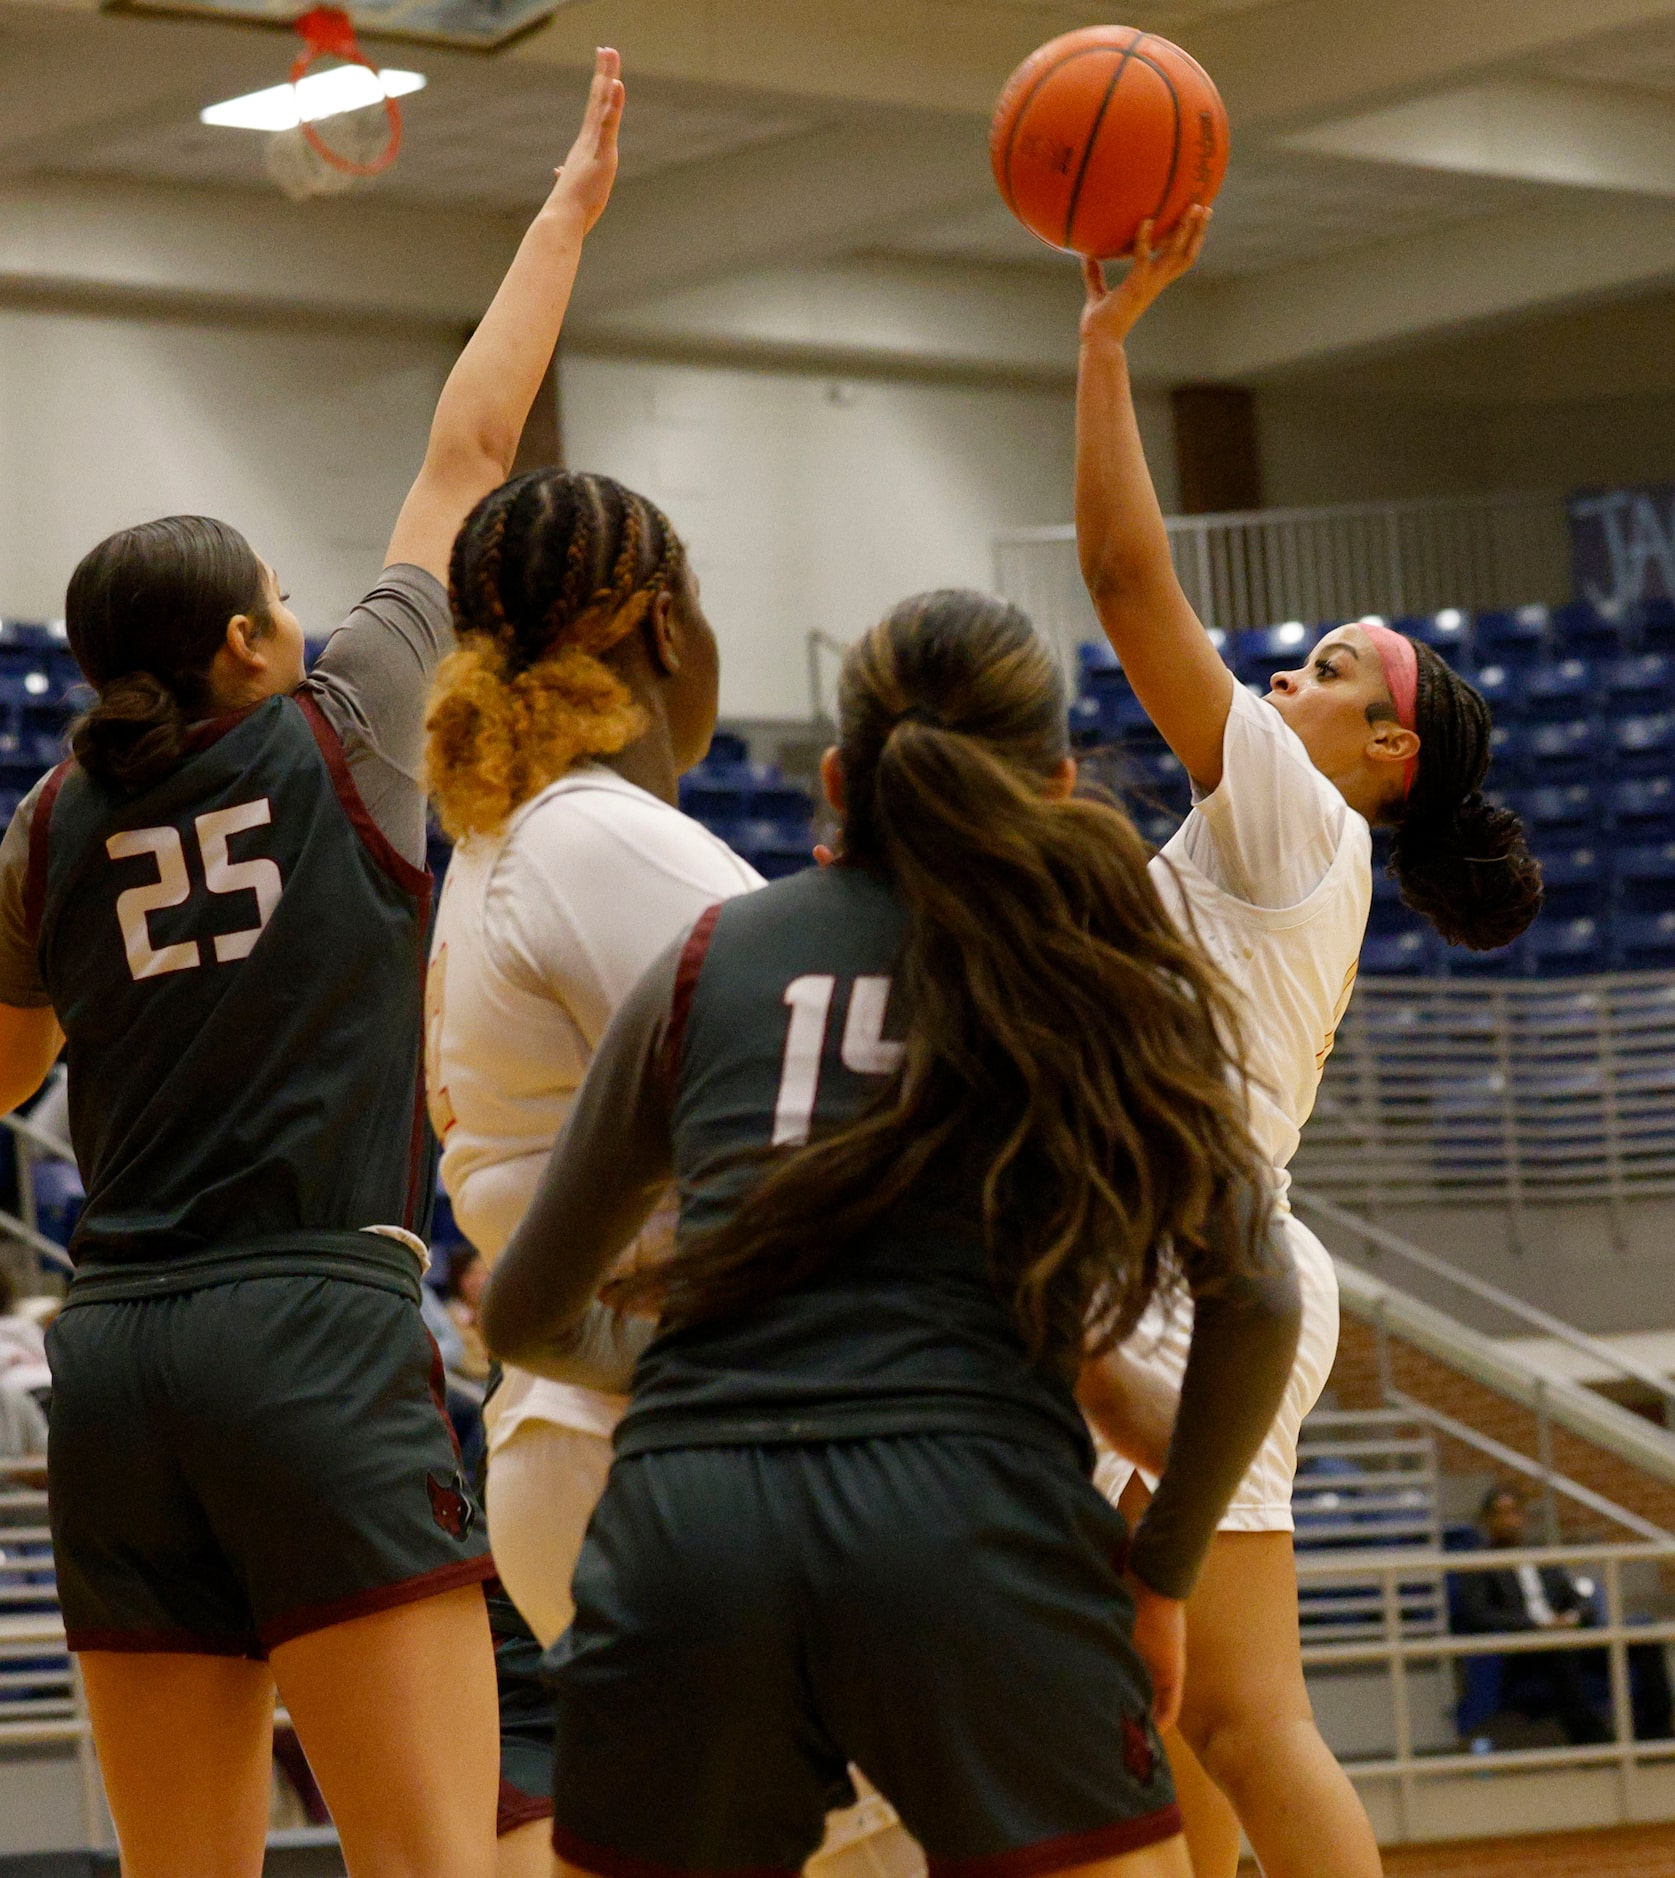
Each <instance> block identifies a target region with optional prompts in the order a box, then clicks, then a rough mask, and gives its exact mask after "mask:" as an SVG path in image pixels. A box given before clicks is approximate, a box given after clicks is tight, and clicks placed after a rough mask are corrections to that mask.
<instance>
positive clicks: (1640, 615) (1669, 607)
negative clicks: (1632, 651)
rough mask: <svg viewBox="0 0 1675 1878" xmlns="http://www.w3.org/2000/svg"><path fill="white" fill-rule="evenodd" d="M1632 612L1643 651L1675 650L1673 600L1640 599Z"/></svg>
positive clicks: (1674, 610)
mask: <svg viewBox="0 0 1675 1878" xmlns="http://www.w3.org/2000/svg"><path fill="white" fill-rule="evenodd" d="M1634 612H1635V615H1636V619H1637V623H1638V625H1639V629H1640V647H1641V650H1642V651H1643V652H1675V600H1663V599H1658V600H1642V601H1640V602H1639V603H1638V605H1637V606H1636V607H1635V609H1634Z"/></svg>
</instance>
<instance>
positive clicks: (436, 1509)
mask: <svg viewBox="0 0 1675 1878" xmlns="http://www.w3.org/2000/svg"><path fill="white" fill-rule="evenodd" d="M455 1478H456V1479H457V1478H458V1476H457V1475H456V1476H455ZM425 1485H426V1486H427V1487H429V1488H430V1514H431V1518H432V1519H434V1520H435V1521H436V1523H437V1525H439V1526H440V1527H441V1528H442V1530H443V1531H444V1532H445V1533H447V1534H448V1535H449V1537H450V1538H454V1539H463V1538H464V1537H465V1535H466V1533H467V1532H468V1531H469V1530H470V1527H471V1515H472V1506H471V1502H470V1501H469V1500H468V1499H467V1498H466V1497H465V1495H464V1494H463V1493H461V1492H460V1491H459V1489H458V1488H457V1487H448V1486H444V1485H443V1484H442V1483H441V1481H439V1480H438V1479H437V1478H436V1476H435V1475H434V1474H426V1475H425Z"/></svg>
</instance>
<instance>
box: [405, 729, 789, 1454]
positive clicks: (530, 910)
mask: <svg viewBox="0 0 1675 1878" xmlns="http://www.w3.org/2000/svg"><path fill="white" fill-rule="evenodd" d="M761 884H762V880H761V876H760V875H759V874H758V873H757V872H756V870H755V869H754V868H752V867H751V866H749V865H748V864H747V863H746V862H744V861H742V860H741V859H740V858H739V857H738V856H737V855H736V854H734V853H733V851H732V849H731V848H729V847H728V846H727V845H726V844H725V843H724V842H722V841H720V840H718V839H717V838H716V837H715V836H714V835H712V834H711V833H710V832H709V830H708V829H706V828H704V827H702V826H701V825H700V824H699V823H697V822H695V821H693V820H692V819H691V817H690V816H686V815H683V814H682V813H681V812H680V810H679V809H676V808H672V807H670V806H669V804H668V803H666V802H661V801H659V800H658V799H657V797H655V796H653V795H649V794H648V793H647V792H646V791H645V790H643V789H640V788H637V787H636V786H635V785H634V784H633V783H630V782H625V781H624V780H623V779H622V778H621V777H620V776H618V775H616V774H615V773H614V772H613V771H611V770H608V769H605V768H603V767H601V766H597V765H590V766H588V767H587V768H585V769H580V770H576V771H573V772H572V773H571V774H570V775H568V776H566V777H564V778H562V779H561V780H560V781H558V782H556V783H552V784H550V785H549V786H548V787H547V788H546V789H544V790H542V792H541V793H540V794H539V795H538V796H535V797H533V798H532V799H531V800H530V801H528V802H526V803H525V804H524V805H523V806H522V807H521V808H520V809H519V810H518V811H517V813H516V814H515V815H513V816H512V818H511V820H510V821H509V822H508V824H507V826H506V827H505V829H503V830H502V831H501V832H500V833H499V834H497V835H493V836H472V837H471V838H470V839H468V840H466V841H463V842H461V843H460V845H459V846H458V847H457V848H456V849H455V850H454V856H453V860H452V861H451V863H450V864H449V867H448V874H447V878H446V880H445V881H444V883H443V888H442V901H441V905H440V907H439V908H438V910H437V916H436V932H435V935H434V937H433V939H432V941H431V962H430V977H429V982H428V987H427V996H426V1087H427V1090H428V1095H429V1102H430V1115H431V1122H432V1125H433V1126H434V1127H435V1129H436V1133H437V1135H438V1137H439V1138H440V1140H441V1143H442V1184H443V1187H444V1188H445V1189H446V1191H447V1194H448V1198H449V1200H450V1201H451V1202H452V1203H453V1208H454V1218H455V1220H456V1221H457V1223H458V1225H459V1228H460V1230H461V1231H462V1232H463V1233H464V1234H465V1236H466V1237H467V1238H468V1239H469V1240H470V1241H471V1243H472V1244H473V1245H474V1246H475V1247H476V1248H477V1250H478V1251H479V1252H481V1254H482V1255H483V1258H484V1260H485V1261H486V1262H487V1263H488V1264H490V1265H492V1264H493V1263H494V1261H495V1260H496V1259H497V1258H498V1257H499V1256H500V1252H501V1250H502V1248H503V1247H504V1246H505V1244H506V1242H507V1240H508V1239H509V1238H510V1237H511V1235H512V1232H513V1230H514V1229H515V1228H516V1226H517V1224H518V1221H519V1220H520V1219H521V1218H522V1217H523V1214H524V1209H525V1208H526V1207H527V1206H528V1204H529V1200H530V1196H531V1195H532V1194H533V1192H534V1190H535V1183H536V1181H537V1180H538V1179H539V1177H540V1174H541V1170H542V1168H543V1167H544V1166H545V1165H546V1159H547V1154H548V1151H549V1150H550V1149H551V1147H552V1144H553V1141H554V1139H555V1138H556V1136H557V1134H558V1131H559V1129H560V1128H561V1127H562V1126H563V1124H564V1119H565V1117H566V1116H567V1115H568V1114H569V1112H570V1104H571V1102H572V1101H573V1100H574V1098H575V1093H576V1090H577V1089H578V1087H579V1086H580V1084H581V1081H582V1078H583V1077H584V1076H585V1075H586V1074H587V1066H588V1063H589V1062H590V1061H591V1060H592V1056H593V1052H594V1050H595V1048H596V1047H597V1045H598V1042H599V1039H600V1037H601V1036H602V1035H603V1034H604V1031H605V1027H606V1025H607V1024H608V1023H609V1022H610V1019H611V1013H612V1012H613V1011H614V1010H615V1009H616V1007H617V1005H618V1004H619V1003H620V1002H621V1001H622V999H623V997H624V996H625V994H626V993H627V992H628V991H629V989H630V988H631V987H632V986H633V985H634V984H635V983H636V982H637V981H638V980H639V978H640V977H641V975H642V974H643V973H644V971H645V970H646V968H647V967H648V966H649V965H650V964H651V963H652V962H653V961H654V960H655V959H656V958H657V956H658V955H659V954H660V953H661V952H662V951H663V950H664V949H665V948H666V947H667V946H668V945H669V944H670V943H671V942H672V941H673V940H674V939H676V938H677V937H678V936H679V935H680V933H681V932H682V931H683V930H684V929H685V928H686V927H687V926H689V925H690V924H691V923H692V921H693V920H694V919H696V918H697V916H698V915H699V914H700V913H701V912H702V911H703V910H704V909H705V907H708V906H713V905H714V904H715V902H716V901H717V900H725V899H729V898H731V897H732V896H733V895H734V894H738V893H745V892H748V891H749V890H750V889H751V888H753V887H759V886H760V885H761ZM621 1409H622V1404H621V1402H620V1400H619V1399H617V1398H614V1397H608V1396H601V1395H596V1394H594V1393H593V1391H591V1390H587V1389H577V1388H571V1387H569V1386H567V1385H565V1384H562V1383H555V1382H547V1381H544V1380H541V1379H540V1378H537V1377H534V1376H530V1375H527V1374H525V1373H524V1372H522V1371H517V1370H511V1369H508V1371H507V1375H506V1380H505V1382H504V1383H503V1384H502V1386H501V1388H500V1389H499V1390H497V1391H496V1393H495V1395H494V1397H493V1399H492V1400H491V1402H490V1405H489V1415H488V1421H489V1424H490V1426H489V1445H490V1451H491V1452H492V1451H493V1450H494V1449H495V1448H498V1447H500V1446H503V1445H504V1443H505V1442H506V1441H507V1440H508V1439H510V1437H511V1435H512V1433H513V1432H514V1430H515V1429H516V1428H517V1427H519V1426H520V1425H521V1424H522V1423H523V1422H524V1421H526V1420H530V1419H536V1420H542V1421H550V1422H556V1423H558V1424H559V1425H560V1426H563V1427H569V1428H581V1429H585V1430H587V1431H588V1432H590V1433H594V1434H605V1435H608V1434H609V1433H610V1432H611V1429H612V1428H613V1427H614V1426H615V1423H616V1420H617V1417H618V1416H619V1415H620V1413H621Z"/></svg>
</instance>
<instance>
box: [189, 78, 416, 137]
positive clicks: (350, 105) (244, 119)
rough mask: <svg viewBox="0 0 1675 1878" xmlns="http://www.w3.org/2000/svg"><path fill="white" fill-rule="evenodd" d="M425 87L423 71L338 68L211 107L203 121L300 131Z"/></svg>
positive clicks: (233, 126) (202, 113) (230, 126)
mask: <svg viewBox="0 0 1675 1878" xmlns="http://www.w3.org/2000/svg"><path fill="white" fill-rule="evenodd" d="M424 88H425V76H424V74H423V73H422V72H396V71H383V72H377V73H374V72H372V71H370V70H369V69H368V68H367V67H366V66H364V65H334V66H333V67H332V68H331V69H330V70H329V71H325V72H310V73H309V74H308V76H307V77H306V78H304V79H302V80H300V81H299V82H298V83H297V84H295V85H269V86H268V88H267V90H266V91H249V92H246V93H245V94H244V96H243V97H242V98H228V99H226V100H225V101H224V102H223V103H221V104H211V105H208V106H206V107H205V108H204V109H203V110H202V111H200V112H199V113H198V117H199V119H200V120H201V121H202V122H203V123H205V124H215V125H217V126H219V127H220V128H222V129H224V130H268V131H272V130H295V129H296V128H297V126H298V125H299V124H318V123H319V122H320V121H321V120H322V119H324V118H328V117H341V116H342V114H343V113H344V112H345V111H363V110H365V109H366V107H367V106H368V105H369V104H381V103H382V102H383V101H384V99H386V98H405V97H406V96H407V95H408V93H409V92H413V91H423V90H424Z"/></svg>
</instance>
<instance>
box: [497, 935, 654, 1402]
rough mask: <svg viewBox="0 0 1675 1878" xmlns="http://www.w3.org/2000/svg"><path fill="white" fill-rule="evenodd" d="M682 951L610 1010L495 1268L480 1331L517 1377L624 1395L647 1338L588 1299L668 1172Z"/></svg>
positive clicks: (649, 1327)
mask: <svg viewBox="0 0 1675 1878" xmlns="http://www.w3.org/2000/svg"><path fill="white" fill-rule="evenodd" d="M685 944H686V934H685V933H682V934H681V936H680V937H679V938H678V939H677V940H676V941H675V943H674V944H673V945H672V946H670V947H669V948H668V950H667V951H665V952H664V953H663V954H662V956H661V957H660V958H659V959H658V960H657V961H656V963H655V964H653V965H652V966H651V967H650V969H649V970H648V971H647V972H646V974H645V976H644V977H643V978H641V980H640V982H639V983H638V984H637V985H636V986H635V987H634V989H633V990H632V991H630V992H629V994H628V996H627V997H626V998H625V999H624V1000H623V1002H622V1003H621V1004H620V1005H619V1006H618V1007H617V1011H616V1015H615V1016H614V1017H613V1018H612V1019H611V1022H610V1025H609V1027H608V1028H607V1029H606V1032H605V1035H604V1036H603V1038H601V1039H600V1043H599V1048H598V1051H597V1052H596V1053H595V1055H594V1058H593V1062H592V1064H591V1065H590V1066H589V1069H588V1072H587V1076H586V1077H585V1079H584V1080H583V1082H582V1086H581V1088H580V1090H579V1091H578V1092H577V1095H576V1100H575V1102H574V1104H573V1105H572V1107H571V1110H570V1115H569V1119H568V1120H567V1121H566V1122H565V1124H564V1127H563V1129H562V1130H561V1131H560V1133H559V1137H558V1139H557V1141H556V1142H554V1143H553V1151H552V1154H551V1156H550V1157H549V1159H548V1161H547V1166H546V1171H545V1172H544V1173H543V1174H542V1176H541V1182H540V1185H539V1186H538V1187H537V1188H536V1189H535V1197H534V1198H533V1199H532V1200H531V1201H530V1203H529V1210H528V1211H527V1212H526V1213H525V1214H524V1216H523V1219H522V1221H521V1222H520V1224H519V1226H518V1229H517V1231H516V1232H514V1233H513V1234H512V1237H511V1238H510V1240H508V1242H507V1245H506V1249H505V1251H504V1252H502V1253H501V1255H500V1257H499V1258H498V1259H497V1260H496V1261H495V1267H494V1276H493V1278H492V1279H490V1281H489V1288H488V1293H487V1295H486V1296H485V1298H484V1300H483V1311H482V1324H483V1335H484V1338H485V1339H486V1341H487V1343H488V1346H489V1348H490V1349H491V1350H492V1351H493V1352H494V1354H495V1355H496V1356H498V1357H500V1358H501V1359H502V1360H503V1361H505V1362H508V1363H516V1364H517V1365H518V1367H519V1368H520V1369H528V1370H533V1371H534V1372H535V1373H536V1374H537V1375H541V1376H550V1377H552V1378H553V1379H554V1380H556V1381H560V1382H579V1383H585V1384H587V1385H588V1386H589V1387H592V1388H608V1389H611V1390H613V1391H616V1392H620V1391H622V1390H623V1388H624V1387H625V1386H626V1382H627V1378H628V1376H629V1375H630V1374H631V1373H632V1370H633V1365H634V1362H635V1360H636V1359H637V1358H638V1356H639V1353H640V1350H641V1349H643V1348H644V1347H645V1345H646V1344H647V1343H648V1342H650V1340H651V1338H652V1336H653V1335H654V1334H655V1330H656V1326H655V1325H653V1324H650V1323H648V1322H644V1321H642V1320H639V1319H634V1320H624V1319H619V1318H618V1317H617V1315H616V1313H615V1312H612V1311H609V1310H607V1309H606V1308H605V1307H604V1306H602V1305H596V1304H595V1302H594V1297H595V1293H596V1292H597V1291H598V1289H599V1286H600V1285H601V1283H602V1282H603V1281H604V1279H605V1276H606V1274H607V1273H608V1272H609V1271H610V1269H611V1266H612V1265H613V1264H614V1263H615V1261H616V1259H617V1258H618V1257H619V1256H620V1254H621V1253H622V1252H624V1251H625V1250H626V1249H627V1248H628V1247H629V1246H630V1245H632V1244H633V1242H634V1240H635V1238H636V1237H637V1236H638V1234H639V1232H640V1229H641V1228H642V1227H643V1226H644V1225H645V1223H646V1221H647V1220H648V1219H649V1218H650V1217H651V1214H652V1211H653V1209H654V1208H655V1206H656V1205H657V1202H658V1200H659V1198H660V1197H661V1196H662V1193H663V1191H664V1189H665V1188H666V1187H667V1186H668V1183H669V1180H670V1177H671V1175H672V1173H673V1150H672V1144H671V1141H670V1116H669V1090H668V1084H667V1078H666V1075H665V1072H664V1063H663V1052H664V1047H665V1041H666V1039H667V1036H668V1029H669V1014H670V1009H671V1006H672V1003H673V1000H674V993H675V981H676V976H677V974H678V972H679V969H680V959H681V953H682V951H683V949H684V948H685ZM607 1319H609V1320H611V1321H609V1322H607V1321H606V1320H607Z"/></svg>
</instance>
